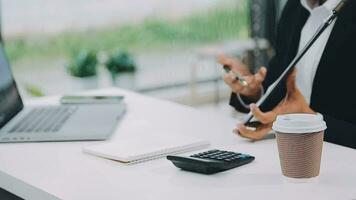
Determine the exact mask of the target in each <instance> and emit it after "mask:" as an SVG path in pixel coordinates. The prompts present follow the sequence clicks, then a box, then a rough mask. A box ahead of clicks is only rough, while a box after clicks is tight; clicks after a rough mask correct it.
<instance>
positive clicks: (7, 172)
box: [0, 89, 356, 200]
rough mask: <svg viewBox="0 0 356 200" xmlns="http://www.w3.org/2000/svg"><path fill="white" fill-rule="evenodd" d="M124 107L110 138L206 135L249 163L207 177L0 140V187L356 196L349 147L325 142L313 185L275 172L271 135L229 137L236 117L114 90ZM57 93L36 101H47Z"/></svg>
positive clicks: (53, 192) (66, 194)
mask: <svg viewBox="0 0 356 200" xmlns="http://www.w3.org/2000/svg"><path fill="white" fill-rule="evenodd" d="M96 93H98V94H125V95H126V102H127V105H128V112H127V115H126V116H125V118H124V119H123V120H122V122H121V124H120V125H119V127H118V129H117V131H116V133H115V135H114V136H113V137H112V138H111V140H120V139H121V138H126V137H130V135H141V136H142V139H145V138H147V137H150V135H151V134H152V133H164V134H169V133H172V132H175V133H180V134H184V135H193V136H197V137H201V138H204V139H208V140H210V141H211V142H212V145H213V146H212V148H223V149H228V150H233V151H239V152H247V153H251V154H252V155H255V156H256V160H255V161H254V162H253V163H251V164H249V165H246V166H243V167H240V168H236V169H233V170H229V171H226V172H223V173H219V174H215V175H210V176H207V175H200V174H195V173H190V172H185V171H181V170H179V169H177V168H175V167H174V166H173V165H172V164H171V163H170V162H168V161H167V160H166V159H159V160H154V161H150V162H146V163H141V164H137V165H131V166H126V165H123V164H120V163H118V162H115V161H111V160H105V159H102V158H97V157H94V156H91V155H88V154H84V153H82V147H83V146H86V145H91V144H94V143H99V142H71V143H68V142H58V143H28V144H1V145H0V187H2V188H4V189H6V190H8V191H10V192H12V193H14V194H16V195H19V196H21V197H23V198H25V199H35V200H40V199H68V200H81V199H83V200H91V199H95V200H97V199H103V200H104V199H105V200H110V199H114V200H118V199H139V200H144V199H152V200H156V199H177V200H182V199H204V200H208V199H234V200H236V199H323V200H324V199H356V151H355V150H353V149H349V148H344V147H341V146H337V145H333V144H329V143H325V146H324V152H323V160H322V169H321V176H320V177H319V181H318V182H316V183H302V184H301V183H290V182H286V181H285V180H284V179H283V178H282V175H281V172H280V166H279V159H278V154H277V148H276V142H275V140H266V141H261V142H255V143H251V142H248V141H246V140H243V139H241V138H238V137H236V136H234V135H233V134H232V133H231V129H232V128H233V127H234V125H235V123H236V121H235V120H234V119H232V118H227V117H223V116H218V115H215V114H212V113H204V112H199V111H196V110H194V109H192V108H189V107H185V106H180V105H177V104H174V103H170V102H166V101H162V100H156V99H153V98H149V97H144V96H141V95H138V94H134V93H129V92H126V91H121V90H117V89H106V90H101V91H98V92H96ZM57 100H58V99H57V98H55V97H52V98H44V99H43V100H40V101H38V102H37V103H39V102H46V103H55V102H57Z"/></svg>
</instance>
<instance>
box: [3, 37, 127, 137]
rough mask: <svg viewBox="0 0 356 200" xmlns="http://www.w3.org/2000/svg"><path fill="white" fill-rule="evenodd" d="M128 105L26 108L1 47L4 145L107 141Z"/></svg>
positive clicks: (64, 105)
mask: <svg viewBox="0 0 356 200" xmlns="http://www.w3.org/2000/svg"><path fill="white" fill-rule="evenodd" d="M124 113H125V105H124V103H123V102H122V103H112V104H79V105H78V104H75V105H74V104H63V105H41V106H24V104H23V102H22V99H21V96H20V94H19V91H18V88H17V86H16V83H15V80H14V78H13V75H12V72H11V69H10V66H9V62H8V60H7V57H6V55H5V51H4V47H3V44H2V43H0V143H9V142H41V141H77V140H105V139H107V138H109V137H110V135H111V134H112V133H113V132H114V129H115V127H116V126H117V124H118V122H119V120H120V119H121V118H122V117H123V115H124Z"/></svg>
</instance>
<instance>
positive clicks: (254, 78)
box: [218, 55, 267, 99]
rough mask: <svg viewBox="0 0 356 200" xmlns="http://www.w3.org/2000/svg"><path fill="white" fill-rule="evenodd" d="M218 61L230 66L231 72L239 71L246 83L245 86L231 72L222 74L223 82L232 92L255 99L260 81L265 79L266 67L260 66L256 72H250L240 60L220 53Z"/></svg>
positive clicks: (257, 96) (257, 95) (259, 91)
mask: <svg viewBox="0 0 356 200" xmlns="http://www.w3.org/2000/svg"><path fill="white" fill-rule="evenodd" d="M218 61H219V63H220V64H222V65H226V66H228V67H230V69H231V71H232V72H238V73H240V74H241V75H242V76H243V78H244V79H245V80H246V82H247V83H248V85H247V86H244V85H242V84H241V83H240V81H238V80H236V78H235V76H234V74H233V73H227V74H224V77H223V78H224V81H225V83H226V84H227V85H228V86H229V87H230V88H231V90H232V91H233V92H234V93H239V94H241V95H243V96H246V97H249V98H255V99H258V98H259V97H260V96H259V95H260V94H261V88H262V87H261V86H262V82H263V81H264V80H265V77H266V74H267V69H266V68H265V67H261V69H260V70H259V71H258V72H257V73H256V74H252V73H251V72H250V70H249V69H248V67H247V66H246V65H245V64H243V63H242V62H241V61H240V60H237V59H232V58H228V57H226V56H224V55H220V56H219V57H218Z"/></svg>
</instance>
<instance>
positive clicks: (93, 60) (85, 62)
mask: <svg viewBox="0 0 356 200" xmlns="http://www.w3.org/2000/svg"><path fill="white" fill-rule="evenodd" d="M97 64H98V60H97V57H96V53H95V52H93V51H86V50H82V51H80V52H79V53H78V54H77V55H76V56H73V59H72V61H71V63H70V64H69V65H68V67H67V71H68V73H69V74H70V75H72V76H74V77H80V78H84V77H91V76H95V75H96V68H97Z"/></svg>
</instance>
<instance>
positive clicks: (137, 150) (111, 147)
mask: <svg viewBox="0 0 356 200" xmlns="http://www.w3.org/2000/svg"><path fill="white" fill-rule="evenodd" d="M209 145H210V143H209V142H208V141H205V140H199V139H195V138H191V137H185V136H180V135H172V134H166V136H163V137H162V136H160V137H150V138H149V139H147V138H142V137H135V138H130V139H123V140H121V141H113V142H107V143H104V144H100V145H93V146H88V147H84V148H83V151H84V152H85V153H88V154H92V155H95V156H99V157H103V158H107V159H111V160H116V161H119V162H123V163H127V164H133V163H138V162H143V161H148V160H153V159H157V158H161V157H164V156H167V155H172V154H179V153H184V152H188V151H193V150H199V149H202V148H206V147H208V146H209Z"/></svg>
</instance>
